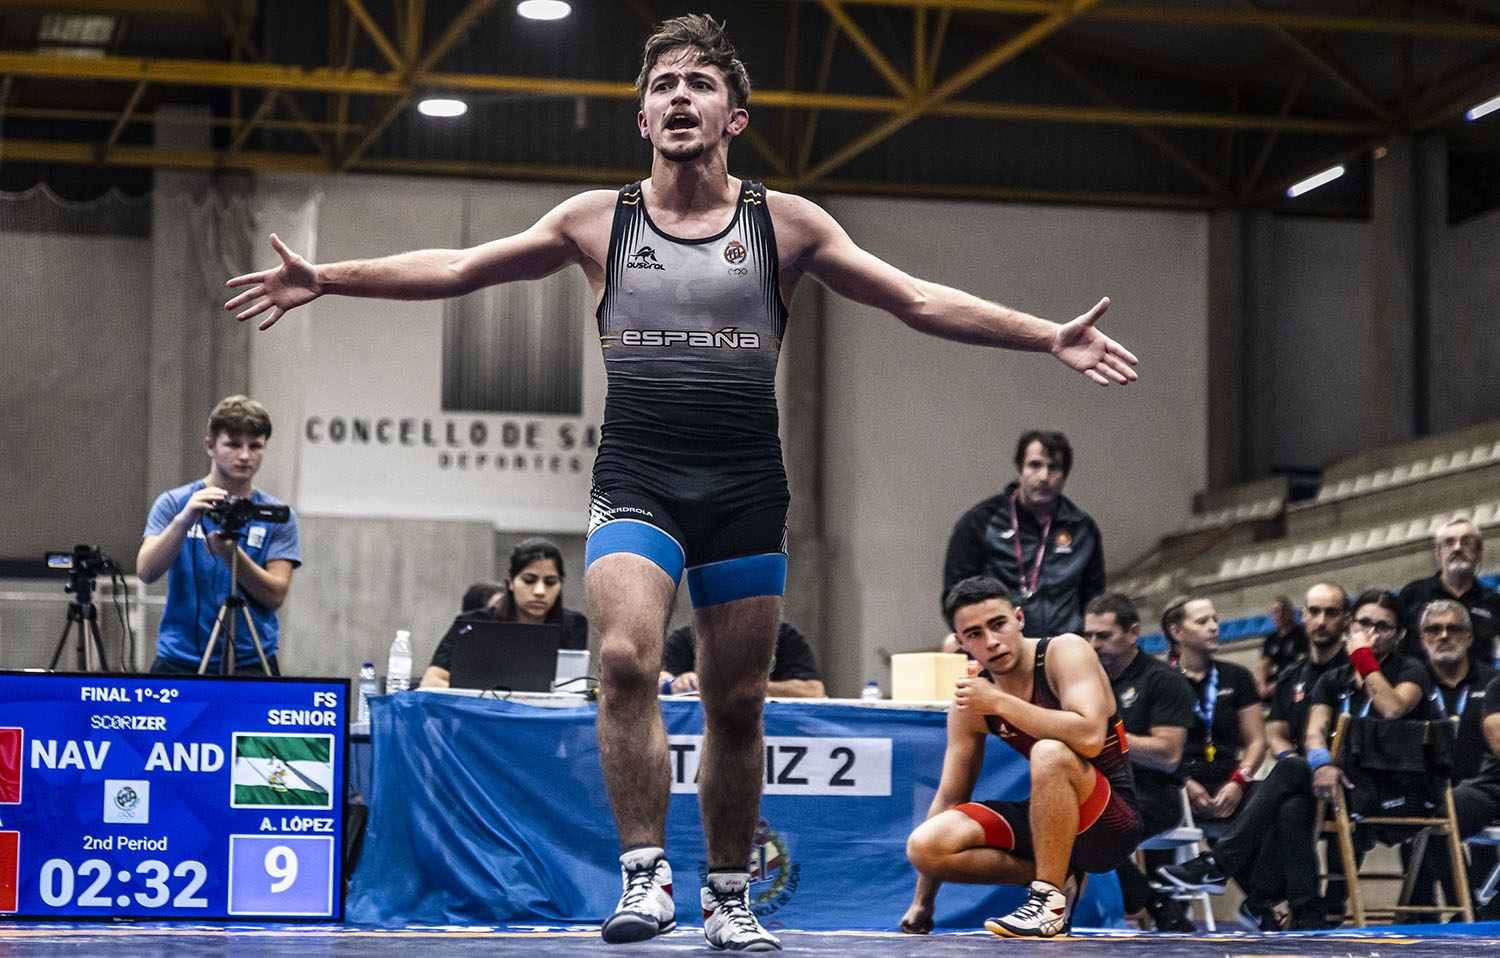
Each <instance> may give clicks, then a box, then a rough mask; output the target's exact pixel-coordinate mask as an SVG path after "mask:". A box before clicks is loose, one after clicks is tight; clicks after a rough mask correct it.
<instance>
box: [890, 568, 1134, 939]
mask: <svg viewBox="0 0 1500 958" xmlns="http://www.w3.org/2000/svg"><path fill="white" fill-rule="evenodd" d="M943 605H944V612H946V613H947V615H948V618H949V620H950V621H951V622H952V623H953V634H954V635H955V636H957V638H958V643H959V646H960V647H961V648H962V649H963V650H964V651H965V652H967V653H968V654H969V655H970V656H972V657H973V658H974V659H975V661H976V663H977V664H978V667H979V674H978V675H972V676H967V677H965V678H961V679H959V680H958V683H957V687H956V688H955V691H954V696H953V707H952V708H951V709H950V710H949V712H948V748H947V751H946V752H945V753H944V755H943V773H942V778H941V779H940V780H939V782H938V789H937V794H936V795H934V796H933V799H932V806H931V808H930V809H929V810H928V813H927V816H928V817H927V820H926V821H925V822H923V823H922V824H921V825H919V826H917V829H916V831H914V832H912V834H911V837H910V838H908V839H907V841H906V855H907V857H908V858H909V859H911V863H912V865H914V866H916V869H917V873H918V874H917V890H916V893H915V894H914V895H913V896H912V902H911V908H909V909H908V910H907V912H906V915H905V916H904V917H903V918H902V919H901V930H902V931H906V932H913V933H918V934H923V933H926V932H928V931H930V930H931V929H932V913H933V905H934V903H935V901H936V899H937V892H938V888H939V887H940V886H941V885H942V883H943V882H945V881H952V882H965V883H970V884H1005V885H1026V886H1027V896H1026V900H1025V901H1024V902H1022V903H1021V906H1020V907H1019V908H1017V909H1016V910H1015V911H1014V912H1012V913H1011V914H1009V915H1007V916H1005V917H1004V918H991V919H989V920H988V921H986V922H985V923H984V926H985V927H986V928H988V929H989V930H990V931H992V932H994V933H995V934H997V935H1003V936H1005V937H1009V938H1022V937H1035V938H1051V937H1053V936H1054V935H1057V934H1059V933H1063V932H1065V931H1066V930H1067V928H1068V924H1069V919H1070V917H1071V915H1072V909H1073V904H1074V902H1075V901H1076V900H1077V896H1078V894H1079V892H1081V890H1082V885H1083V882H1084V880H1085V877H1086V876H1085V873H1086V872H1107V871H1113V870H1114V869H1115V868H1116V867H1118V866H1119V864H1120V863H1121V862H1122V861H1124V860H1125V859H1126V858H1128V857H1129V856H1130V854H1131V853H1132V852H1134V851H1135V847H1136V845H1138V844H1139V843H1140V840H1141V817H1140V814H1139V813H1138V812H1137V810H1136V807H1135V780H1134V778H1133V776H1132V773H1131V769H1130V760H1129V759H1128V758H1126V757H1125V752H1126V745H1125V730H1124V727H1123V726H1122V725H1121V723H1120V718H1119V715H1118V713H1116V711H1115V697H1114V693H1112V692H1111V691H1110V685H1109V676H1108V675H1106V674H1105V671H1104V667H1103V666H1101V665H1100V664H1099V659H1098V657H1097V656H1096V655H1095V654H1094V650H1093V648H1092V647H1090V645H1089V644H1088V642H1087V641H1085V640H1084V639H1083V638H1082V637H1081V636H1078V635H1073V634H1065V635H1060V636H1057V637H1056V638H1050V639H1046V638H1043V639H1031V638H1025V637H1023V636H1022V629H1023V628H1024V626H1025V623H1026V616H1025V613H1024V612H1022V611H1021V609H1020V607H1019V606H1018V605H1017V604H1016V602H1015V600H1014V599H1013V598H1012V597H1011V594H1010V590H1009V588H1008V587H1007V586H1006V585H1005V584H1004V583H1002V582H1000V581H999V580H996V579H990V578H986V577H984V576H974V577H972V578H969V579H965V580H963V581H962V582H960V583H958V584H957V585H955V586H954V587H953V590H952V591H951V592H949V593H948V597H947V600H946V601H945V602H944V603H943ZM991 733H993V734H995V735H998V736H1000V738H1001V739H1003V740H1004V741H1005V742H1006V743H1007V744H1009V745H1010V746H1011V747H1013V748H1014V749H1016V751H1018V752H1020V753H1021V754H1023V755H1025V756H1026V757H1027V758H1028V759H1029V760H1030V763H1031V793H1030V795H1029V796H1028V797H1027V798H1025V799H1023V800H1021V801H1019V802H973V801H970V799H971V798H972V797H973V793H974V783H975V782H977V781H978V780H979V772H980V769H981V767H982V766H983V764H984V743H985V736H986V735H989V734H991Z"/></svg>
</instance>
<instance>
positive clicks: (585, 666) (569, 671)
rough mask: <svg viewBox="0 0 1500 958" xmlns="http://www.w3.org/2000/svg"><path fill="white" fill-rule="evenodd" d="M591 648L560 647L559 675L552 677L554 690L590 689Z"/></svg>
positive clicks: (558, 654) (581, 691)
mask: <svg viewBox="0 0 1500 958" xmlns="http://www.w3.org/2000/svg"><path fill="white" fill-rule="evenodd" d="M588 677H589V650H588V649H558V650H557V675H556V676H555V677H554V678H553V679H552V690H553V691H554V692H576V693H578V694H582V693H584V692H587V691H588V690H589V683H588V682H587V681H586V680H587V679H588Z"/></svg>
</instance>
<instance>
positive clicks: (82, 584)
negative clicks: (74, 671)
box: [47, 568, 109, 672]
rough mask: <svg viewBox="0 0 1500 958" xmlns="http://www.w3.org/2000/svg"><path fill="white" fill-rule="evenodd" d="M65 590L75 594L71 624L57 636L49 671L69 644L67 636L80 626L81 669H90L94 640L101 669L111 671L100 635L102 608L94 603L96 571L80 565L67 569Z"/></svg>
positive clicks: (78, 645)
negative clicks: (91, 649) (94, 574)
mask: <svg viewBox="0 0 1500 958" xmlns="http://www.w3.org/2000/svg"><path fill="white" fill-rule="evenodd" d="M63 591H64V592H67V593H69V594H71V595H72V596H73V597H74V598H73V601H71V602H69V603H68V624H67V625H65V626H63V631H62V636H61V637H60V638H59V639H58V640H57V648H56V650H54V651H53V653H52V664H51V665H49V666H47V669H48V671H55V670H56V669H57V663H58V660H60V659H61V658H62V654H63V649H64V648H66V647H67V645H68V636H69V635H71V634H72V633H73V630H74V629H75V628H77V630H78V639H77V645H76V650H77V654H78V671H80V672H87V671H88V670H89V650H88V645H89V641H90V640H92V641H93V643H94V651H95V652H96V653H97V654H98V656H99V671H101V672H108V671H109V659H108V658H107V657H106V656H105V654H104V641H103V640H102V639H100V638H99V610H98V609H96V608H95V607H94V576H93V574H92V573H89V572H83V571H80V570H79V569H77V568H74V569H72V570H71V571H70V572H69V573H68V584H67V585H66V586H64V587H63Z"/></svg>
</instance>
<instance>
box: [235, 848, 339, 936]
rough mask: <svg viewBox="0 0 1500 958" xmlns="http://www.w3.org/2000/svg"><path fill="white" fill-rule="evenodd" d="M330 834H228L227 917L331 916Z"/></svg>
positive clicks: (332, 851)
mask: <svg viewBox="0 0 1500 958" xmlns="http://www.w3.org/2000/svg"><path fill="white" fill-rule="evenodd" d="M333 855H334V844H333V836H331V835H326V836H325V835H230V836H229V914H231V915H287V916H293V915H302V916H331V915H332V914H333V912H334V898H333V895H334V888H333V873H334V868H333V864H334V862H333Z"/></svg>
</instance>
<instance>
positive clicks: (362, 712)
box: [354, 662, 380, 723]
mask: <svg viewBox="0 0 1500 958" xmlns="http://www.w3.org/2000/svg"><path fill="white" fill-rule="evenodd" d="M379 694H380V688H379V687H378V686H377V685H376V684H375V663H374V662H366V663H365V664H364V665H361V666H360V667H359V710H358V711H357V712H355V713H354V721H356V722H360V723H367V722H369V721H370V696H372V695H379Z"/></svg>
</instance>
